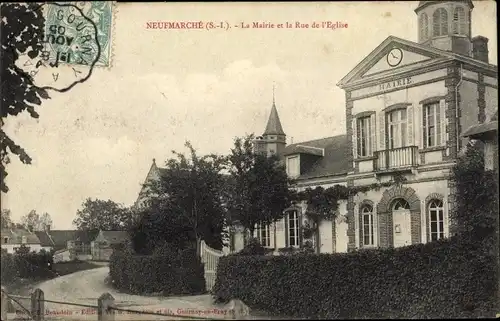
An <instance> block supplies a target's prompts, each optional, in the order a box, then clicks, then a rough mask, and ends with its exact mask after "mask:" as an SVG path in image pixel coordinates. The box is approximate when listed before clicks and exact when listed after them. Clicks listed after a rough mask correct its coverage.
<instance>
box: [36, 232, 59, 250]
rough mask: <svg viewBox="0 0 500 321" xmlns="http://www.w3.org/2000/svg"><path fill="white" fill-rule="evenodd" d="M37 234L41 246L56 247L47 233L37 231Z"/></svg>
mask: <svg viewBox="0 0 500 321" xmlns="http://www.w3.org/2000/svg"><path fill="white" fill-rule="evenodd" d="M35 234H36V236H37V237H38V239H39V240H40V245H41V246H51V247H53V246H54V245H55V244H54V241H52V238H51V237H50V235H49V234H48V233H47V232H45V231H36V232H35Z"/></svg>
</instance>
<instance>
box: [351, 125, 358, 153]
mask: <svg viewBox="0 0 500 321" xmlns="http://www.w3.org/2000/svg"><path fill="white" fill-rule="evenodd" d="M352 156H353V158H358V129H357V128H356V118H354V119H353V120H352Z"/></svg>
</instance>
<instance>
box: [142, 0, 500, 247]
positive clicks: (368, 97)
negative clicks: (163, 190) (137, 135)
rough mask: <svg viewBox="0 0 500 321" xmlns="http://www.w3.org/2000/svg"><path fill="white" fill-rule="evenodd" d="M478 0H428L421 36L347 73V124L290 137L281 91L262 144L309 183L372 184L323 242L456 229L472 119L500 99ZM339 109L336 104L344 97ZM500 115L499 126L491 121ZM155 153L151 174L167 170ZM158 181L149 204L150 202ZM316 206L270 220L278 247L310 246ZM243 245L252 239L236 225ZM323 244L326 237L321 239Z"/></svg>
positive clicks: (383, 239)
mask: <svg viewBox="0 0 500 321" xmlns="http://www.w3.org/2000/svg"><path fill="white" fill-rule="evenodd" d="M473 8H474V6H473V4H472V1H420V2H419V3H418V4H417V7H416V9H415V13H416V18H417V19H418V26H419V29H418V40H417V41H416V42H414V41H410V40H405V39H400V38H397V37H394V36H390V37H388V38H387V39H385V40H384V41H383V42H382V43H381V44H380V45H379V46H377V47H376V48H375V49H374V50H373V51H372V52H371V53H370V54H368V55H367V56H366V57H365V58H364V59H363V60H361V62H360V63H359V64H358V65H357V66H355V67H354V68H353V69H352V71H351V72H349V73H348V74H347V75H346V76H345V77H343V78H342V79H341V80H340V81H339V82H338V84H337V85H338V87H339V88H341V89H342V90H344V91H345V115H346V134H345V135H338V136H332V137H325V138H318V139H315V140H311V141H306V142H301V143H295V144H291V145H288V146H287V143H286V134H285V132H284V130H283V127H282V125H281V122H280V119H279V116H278V110H277V108H276V104H275V103H274V101H273V105H272V108H271V113H270V116H269V120H268V123H267V126H266V129H265V131H264V133H263V135H262V136H261V137H257V139H256V140H255V142H254V147H255V150H256V151H257V152H261V153H266V154H268V155H270V154H277V155H279V156H280V157H281V158H282V160H283V162H285V164H286V170H287V173H288V175H289V176H290V177H291V178H293V179H294V180H295V182H296V183H295V185H294V186H293V187H294V188H295V189H296V190H298V191H303V190H305V189H306V188H308V187H310V188H315V187H318V186H321V187H324V188H328V187H332V186H335V185H343V186H346V187H349V188H351V187H353V188H361V187H366V188H368V190H367V191H365V192H360V193H358V194H356V195H355V196H352V197H350V198H349V199H347V200H343V201H341V202H340V204H339V205H340V206H339V208H338V211H337V216H336V219H334V220H332V221H328V220H327V221H323V222H322V223H321V224H320V226H319V237H318V238H317V239H316V238H311V239H310V241H311V242H312V243H313V245H314V247H315V248H317V249H319V252H320V253H333V252H347V251H351V250H355V249H360V248H377V247H400V246H405V245H410V244H415V243H426V242H429V241H434V240H438V239H441V238H445V237H447V236H449V235H450V234H451V233H452V231H450V219H449V213H450V211H451V210H452V205H453V185H452V182H451V181H450V179H449V173H450V169H451V168H452V167H453V165H454V164H455V162H456V159H457V157H458V155H459V153H460V151H461V150H462V148H464V146H465V145H466V143H467V140H468V138H466V137H462V135H463V133H464V131H465V130H466V129H468V128H469V127H471V126H474V125H478V124H482V123H485V122H489V121H490V120H491V118H492V116H493V115H494V114H495V113H496V112H497V110H498V103H497V100H498V72H497V67H496V66H495V65H492V64H490V63H489V60H488V39H487V38H485V37H482V36H475V37H472V30H471V14H472V10H473ZM332 108H333V107H332ZM490 126H491V125H490ZM160 172H161V169H160V168H158V167H157V166H156V164H155V163H154V162H153V165H152V166H151V169H150V171H149V173H148V175H147V178H146V182H148V181H150V180H154V179H158V177H159V175H160ZM145 195H146V188H145V187H144V188H143V190H141V193H140V195H139V198H138V202H137V204H140V203H141V202H144V201H145ZM305 212H306V206H305V205H304V204H298V205H297V206H294V207H291V208H289V209H287V211H286V215H285V217H284V219H282V220H280V221H278V222H276V223H274V224H271V226H258V227H257V229H256V232H255V233H256V235H255V236H256V237H257V238H258V239H259V240H260V242H261V243H262V244H263V245H264V246H265V247H268V248H271V249H275V252H278V250H279V249H281V248H300V247H302V246H303V244H304V242H305V238H304V237H303V236H304V235H303V228H304V226H305V225H307V224H309V223H310V222H309V221H308V220H307V218H306V217H305ZM232 235H233V236H232V242H231V245H232V246H231V250H232V251H238V250H240V249H241V248H242V247H243V244H244V237H243V235H244V233H243V232H242V230H241V228H238V227H237V228H236V229H234V230H233V233H232ZM318 241H319V244H315V242H318Z"/></svg>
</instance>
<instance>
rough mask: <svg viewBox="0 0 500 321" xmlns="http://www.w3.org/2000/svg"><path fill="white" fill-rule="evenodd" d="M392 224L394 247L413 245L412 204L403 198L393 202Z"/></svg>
mask: <svg viewBox="0 0 500 321" xmlns="http://www.w3.org/2000/svg"><path fill="white" fill-rule="evenodd" d="M392 224H393V225H392V233H393V242H394V247H401V246H408V245H411V215H410V204H408V202H407V201H406V200H404V199H402V198H399V199H396V200H395V201H394V202H393V205H392Z"/></svg>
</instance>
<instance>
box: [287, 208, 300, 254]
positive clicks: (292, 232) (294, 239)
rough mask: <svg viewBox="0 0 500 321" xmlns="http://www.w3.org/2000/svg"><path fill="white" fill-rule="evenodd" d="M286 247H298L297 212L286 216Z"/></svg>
mask: <svg viewBox="0 0 500 321" xmlns="http://www.w3.org/2000/svg"><path fill="white" fill-rule="evenodd" d="M287 220H288V246H293V247H298V246H299V215H298V213H297V211H291V212H290V213H289V214H288V216H287Z"/></svg>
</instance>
